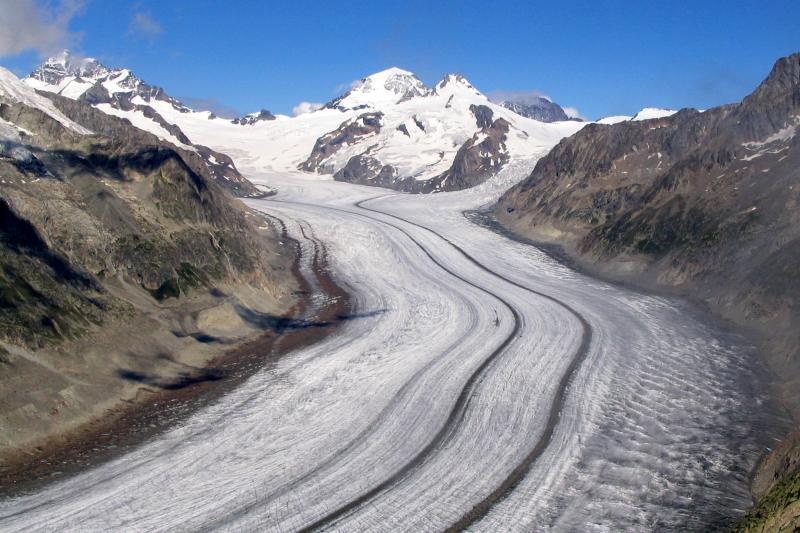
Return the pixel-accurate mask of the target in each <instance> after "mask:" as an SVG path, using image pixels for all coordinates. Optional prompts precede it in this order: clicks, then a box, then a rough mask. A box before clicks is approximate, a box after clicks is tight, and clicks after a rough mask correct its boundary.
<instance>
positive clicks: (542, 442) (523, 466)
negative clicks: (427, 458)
mask: <svg viewBox="0 0 800 533" xmlns="http://www.w3.org/2000/svg"><path fill="white" fill-rule="evenodd" d="M386 196H394V195H384V196H378V197H376V198H368V199H366V200H361V201H360V202H356V204H355V205H356V207H359V208H361V209H364V210H367V211H372V212H373V213H380V214H382V215H384V216H388V217H391V218H394V219H397V220H401V221H403V222H405V223H407V224H411V225H412V226H416V227H418V228H420V229H423V230H425V231H428V232H430V233H431V234H433V235H436V236H437V237H439V238H440V239H442V240H443V241H445V242H446V243H448V244H449V245H450V246H452V247H453V248H455V249H456V250H457V251H458V252H459V253H461V255H463V256H464V257H465V258H466V259H467V260H468V261H470V262H471V263H472V264H474V265H476V266H477V267H478V268H480V269H481V270H483V271H485V272H487V273H489V274H491V275H493V276H496V277H497V278H499V279H502V280H503V281H505V282H507V283H510V284H511V285H513V286H515V287H518V288H520V289H522V290H524V291H527V292H530V293H532V294H535V295H537V296H539V297H541V298H545V299H546V300H549V301H551V302H553V303H555V304H557V305H559V306H561V307H562V308H563V309H565V310H566V311H568V312H569V313H570V314H571V315H572V316H574V317H575V318H576V319H577V320H578V321H579V322H580V324H581V328H582V329H583V333H582V335H581V344H580V346H578V349H577V351H576V352H575V355H574V356H573V358H572V360H571V361H570V364H569V366H568V367H567V370H566V372H564V374H563V375H562V376H561V380H560V381H559V383H558V388H557V389H556V396H555V399H554V400H553V403H552V405H551V406H550V410H549V412H548V415H547V423H546V424H545V430H544V433H543V434H542V436H541V437H540V438H539V439H538V441H537V442H536V445H535V446H534V447H533V449H531V451H530V452H529V453H528V455H526V456H525V458H524V459H523V460H522V462H520V463H519V464H518V465H517V466H516V467H515V468H514V470H512V471H511V473H510V474H509V475H508V476H507V477H506V479H505V480H503V482H502V483H501V484H500V485H499V486H498V487H497V488H496V489H495V490H494V491H492V493H491V494H489V495H488V496H486V497H485V498H484V499H483V500H481V501H480V502H478V503H477V504H475V505H474V506H473V507H472V509H470V510H469V511H468V512H466V513H465V514H464V515H463V516H462V517H461V518H459V519H458V520H457V521H456V522H455V523H453V524H452V525H451V526H450V527H448V528H447V531H461V530H463V529H466V528H467V527H469V526H470V525H471V524H473V523H475V522H477V521H478V520H480V519H481V518H482V517H483V516H485V515H486V513H487V512H489V509H491V508H492V506H493V505H494V504H495V503H497V502H499V501H500V500H502V499H503V498H505V497H506V496H507V495H508V494H509V493H510V492H511V491H512V490H514V488H515V487H516V486H517V485H518V484H519V482H520V481H522V479H523V478H524V477H525V474H526V473H527V472H528V470H529V469H530V467H531V465H533V463H534V462H535V461H536V460H537V459H538V458H539V457H540V456H541V455H542V453H544V451H545V449H547V445H548V444H550V440H551V439H552V437H553V434H554V433H555V428H556V426H557V425H558V421H559V420H560V419H561V410H562V408H563V407H564V403H565V401H566V399H567V394H568V389H569V384H570V382H571V381H572V377H573V376H574V375H575V373H576V372H577V370H578V368H579V367H580V365H581V363H582V362H583V360H584V359H586V355H587V354H588V353H589V345H590V344H591V341H592V326H591V325H590V324H589V322H588V321H587V320H586V319H585V318H584V317H583V316H582V315H581V314H580V313H578V312H577V311H576V310H575V309H574V308H573V307H572V306H570V305H569V304H567V303H564V302H562V301H561V300H559V299H558V298H555V297H554V296H551V295H548V294H545V293H542V292H539V291H536V290H534V289H531V288H529V287H526V286H524V285H522V284H520V283H517V282H516V281H513V280H511V279H508V278H507V277H505V276H503V275H502V274H498V273H497V272H495V271H493V270H491V269H490V268H488V267H487V266H486V265H484V264H483V263H481V262H480V261H478V260H477V259H475V258H474V257H472V256H471V255H470V254H468V253H467V252H466V251H465V250H464V249H463V248H461V247H460V246H458V245H457V244H455V243H454V242H452V241H451V240H450V239H448V238H447V237H445V236H444V235H441V234H440V233H438V232H436V231H434V230H432V229H430V228H427V227H425V226H422V225H420V224H417V223H415V222H411V221H410V220H407V219H405V218H402V217H399V216H396V215H392V214H390V213H385V212H383V211H379V210H377V209H371V208H369V207H365V206H364V205H363V204H364V203H366V202H368V201H371V200H377V199H379V198H385V197H386Z"/></svg>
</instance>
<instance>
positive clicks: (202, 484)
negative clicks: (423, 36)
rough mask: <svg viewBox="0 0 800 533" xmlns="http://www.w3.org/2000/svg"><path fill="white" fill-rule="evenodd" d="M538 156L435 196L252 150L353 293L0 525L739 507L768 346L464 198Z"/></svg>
mask: <svg viewBox="0 0 800 533" xmlns="http://www.w3.org/2000/svg"><path fill="white" fill-rule="evenodd" d="M321 112H326V111H320V112H317V113H321ZM337 113H338V112H337ZM301 117H302V116H301ZM295 120H296V119H295ZM181 127H182V128H184V127H185V126H184V125H182V126H181ZM186 129H187V130H188V127H187V128H186ZM190 135H191V134H190ZM232 155H233V154H232ZM536 155H537V156H540V155H542V154H541V153H539V154H536ZM534 161H535V159H527V160H522V161H520V160H517V161H514V162H512V163H511V164H509V166H508V167H507V168H506V169H504V170H503V171H502V172H501V173H500V174H499V175H498V176H496V177H495V178H493V179H492V180H490V181H488V182H486V183H484V184H483V185H481V186H479V187H476V188H474V189H471V190H468V191H462V192H458V193H441V194H436V195H422V196H420V195H417V196H412V195H405V194H397V193H394V192H391V191H388V190H382V189H376V188H371V187H359V186H354V185H350V184H346V183H338V182H333V181H330V180H327V179H323V178H320V177H319V176H311V175H307V174H301V173H286V172H282V173H277V172H270V171H267V170H265V169H264V168H263V166H262V167H261V168H251V169H250V171H249V172H246V174H247V175H248V177H249V178H250V179H252V180H253V181H254V182H256V183H262V184H265V185H269V186H272V187H276V188H277V189H278V190H279V191H280V192H279V194H278V195H277V196H276V197H273V198H270V199H267V200H249V201H248V203H249V204H250V205H251V206H252V207H254V208H255V209H258V210H261V211H263V212H265V213H268V214H270V215H272V216H276V217H279V218H280V219H281V220H283V221H284V223H285V224H286V226H287V229H288V231H289V232H290V234H291V235H292V236H293V237H294V238H296V239H298V240H300V241H303V242H305V245H304V250H306V251H307V250H308V249H309V246H310V245H309V241H308V240H306V239H305V238H304V235H305V236H307V237H308V238H311V239H314V240H315V241H319V242H321V243H323V244H324V245H325V247H326V249H327V253H328V258H329V261H330V266H331V269H332V271H333V273H334V275H335V278H336V279H337V280H338V282H339V283H340V284H342V285H343V286H344V287H346V288H347V289H348V290H349V291H350V292H351V293H352V295H353V298H354V301H355V305H356V310H355V313H354V317H352V319H350V320H347V321H344V322H343V323H342V325H341V327H340V328H339V329H338V330H337V332H336V333H335V334H334V335H332V336H330V337H328V338H327V339H325V340H324V341H323V342H320V343H318V344H316V345H314V346H311V347H308V348H304V349H301V350H297V351H295V352H293V353H291V354H289V355H287V356H286V357H284V358H282V359H281V360H280V361H278V362H277V364H276V365H275V366H273V367H270V368H265V369H264V370H262V371H261V372H260V373H258V374H256V375H254V376H253V377H252V378H251V379H249V380H248V381H247V382H245V383H244V384H243V385H242V386H241V387H239V388H237V389H236V390H234V391H232V392H231V393H230V394H228V395H226V396H225V397H223V398H221V399H220V400H219V401H217V402H216V403H214V404H212V405H210V406H208V407H206V408H204V409H202V410H201V411H199V412H197V413H196V414H195V415H193V416H192V417H191V418H189V419H188V420H187V421H185V422H184V423H182V424H181V425H180V426H178V427H175V428H174V429H172V430H170V431H168V432H166V433H164V434H162V435H159V436H158V437H156V438H154V439H153V440H152V441H150V442H148V443H146V444H144V445H143V446H141V447H140V448H138V449H136V450H135V451H133V452H131V453H128V454H126V455H124V456H121V457H119V458H117V459H115V460H113V461H111V462H108V463H105V464H102V465H99V466H97V467H95V468H93V469H92V470H90V471H87V472H85V473H83V474H80V475H77V476H74V477H72V478H69V479H66V480H64V481H61V482H58V483H56V484H53V485H51V486H49V487H47V488H46V489H44V490H42V491H41V492H39V493H37V494H32V495H28V496H23V497H19V498H16V499H12V500H6V501H2V502H0V526H1V527H2V528H3V529H5V530H25V531H52V530H54V529H58V530H81V531H109V530H130V531H134V530H135V531H142V530H170V531H175V530H177V531H193V530H198V529H199V530H211V529H219V530H231V531H242V530H267V531H296V530H302V529H304V528H308V527H312V528H318V529H334V530H339V531H387V530H404V531H439V530H442V529H446V528H448V527H453V526H455V527H457V528H468V529H471V530H475V531H531V530H563V531H574V530H579V531H620V530H653V529H662V530H663V529H689V530H696V529H704V528H707V527H709V526H710V525H713V524H718V523H720V522H723V523H724V522H725V521H727V520H730V519H731V517H734V516H736V515H737V514H738V513H739V512H740V511H741V510H742V509H743V508H745V507H746V506H748V505H749V503H750V499H749V498H750V497H749V493H748V472H749V469H750V468H751V467H752V466H753V464H754V462H755V460H756V458H757V457H758V455H759V454H760V453H761V450H762V449H763V446H765V445H767V444H769V441H768V439H769V431H767V429H766V428H763V427H761V426H758V423H757V420H759V419H763V409H765V404H764V403H763V402H765V401H766V400H765V398H763V397H762V396H760V395H759V393H757V392H756V391H757V390H759V383H758V379H759V378H758V375H757V374H756V369H754V368H753V366H752V365H753V361H755V357H754V356H753V354H752V353H751V349H750V348H749V347H747V346H746V345H744V344H743V343H742V339H740V338H738V337H736V336H734V335H731V334H729V333H727V332H725V331H724V330H721V329H719V328H718V327H716V326H714V325H712V324H711V323H710V322H709V321H708V320H707V318H706V317H704V316H703V315H701V314H700V313H699V312H697V311H696V310H694V309H693V308H691V307H690V306H688V305H686V304H684V303H682V302H678V301H673V300H669V299H665V298H660V297H653V296H647V295H642V294H639V293H636V292H632V291H629V290H626V289H623V288H620V287H617V286H612V285H608V284H605V283H601V282H598V281H595V280H593V279H590V278H587V277H585V276H583V275H580V274H577V273H575V272H573V271H571V270H569V269H568V268H566V267H564V266H562V265H560V264H559V263H557V262H555V261H554V260H552V259H551V258H549V257H548V256H547V255H545V254H544V253H543V252H541V251H539V250H538V249H536V248H534V247H532V246H528V245H525V244H521V243H517V242H515V241H511V240H509V239H507V238H505V237H502V236H500V235H498V234H496V233H494V232H492V231H490V230H488V229H485V228H484V227H482V226H479V225H476V224H474V223H472V222H470V221H469V220H468V219H467V218H466V217H465V216H464V215H463V214H462V211H464V210H470V209H475V208H479V207H481V206H483V205H486V204H487V203H489V202H492V201H493V200H494V199H496V198H497V197H498V196H499V194H501V193H502V192H503V191H504V190H505V189H506V188H507V187H509V186H510V185H511V184H513V183H515V182H516V181H518V180H519V179H521V178H522V177H524V176H525V175H527V174H528V173H529V172H530V169H531V167H532V165H533V162H534ZM237 164H239V166H240V168H246V167H247V164H246V162H245V161H244V160H242V159H239V160H237ZM301 228H302V229H303V230H302V231H301ZM309 255H310V254H309V253H306V254H305V261H306V262H307V261H309V260H310V257H309ZM305 271H308V266H307V264H306V267H305ZM761 390H763V389H761Z"/></svg>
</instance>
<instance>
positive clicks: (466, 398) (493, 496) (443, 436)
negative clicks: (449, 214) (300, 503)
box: [273, 197, 592, 531]
mask: <svg viewBox="0 0 800 533" xmlns="http://www.w3.org/2000/svg"><path fill="white" fill-rule="evenodd" d="M378 198H381V197H377V198H370V199H367V200H362V201H360V202H357V203H356V204H355V207H358V208H360V209H363V210H365V211H370V212H373V213H377V214H379V215H383V216H387V217H390V218H394V219H396V220H399V221H402V222H404V223H406V224H410V225H412V226H415V227H418V228H420V229H422V230H425V231H428V232H430V233H431V234H433V235H435V236H436V237H438V238H439V239H441V240H443V241H444V242H446V243H447V244H449V245H450V246H452V247H453V248H454V249H455V250H457V251H458V252H459V253H460V254H461V255H462V256H463V257H464V258H466V259H467V260H468V261H469V262H470V263H472V264H474V265H475V266H477V267H478V268H479V269H481V270H483V271H484V272H486V273H488V274H490V275H492V276H495V277H497V278H498V279H501V280H503V281H505V282H507V283H509V284H511V285H513V286H515V287H517V288H519V289H522V290H524V291H526V292H529V293H532V294H535V295H536V296H539V297H541V298H544V299H547V300H549V301H551V302H553V303H555V304H557V305H559V306H561V307H562V308H564V309H565V310H566V311H568V312H569V313H570V314H571V315H572V316H573V317H575V318H576V319H577V320H578V322H579V323H580V324H581V327H582V330H583V331H582V335H581V343H580V346H579V347H578V349H577V351H576V353H575V354H574V356H573V357H572V359H571V361H570V364H569V366H568V367H567V370H566V372H565V373H564V374H563V375H562V377H561V380H560V381H559V384H558V388H557V390H556V396H555V399H554V401H553V403H552V404H551V406H550V410H549V412H548V418H547V422H546V424H545V429H544V432H543V434H542V435H541V437H540V438H539V439H538V441H537V442H536V444H535V445H534V447H533V448H532V450H531V451H530V452H529V453H528V454H527V455H526V456H525V458H524V459H523V460H522V462H520V463H519V464H518V465H517V466H516V467H515V468H514V469H513V470H512V471H511V473H510V474H509V475H508V476H507V477H506V479H505V480H503V482H502V483H501V484H500V485H499V486H498V487H497V488H496V489H495V490H494V491H492V493H490V494H489V495H487V496H486V497H485V498H484V499H483V500H481V501H480V502H478V503H477V504H475V505H474V506H473V507H472V509H470V510H469V511H468V512H467V513H465V514H464V515H463V516H462V517H461V518H460V519H459V520H458V521H456V522H455V523H454V524H452V525H451V526H450V527H449V528H448V530H461V529H464V528H466V527H468V526H469V525H470V524H472V523H474V522H476V521H477V520H479V519H480V518H481V517H483V516H484V515H485V514H486V513H487V512H488V511H489V509H491V507H492V506H493V505H494V504H495V503H497V502H498V501H500V500H502V499H503V498H504V497H505V496H506V495H507V494H509V493H510V492H511V491H512V490H513V489H514V488H515V487H516V485H517V484H518V483H519V482H520V481H521V480H522V479H523V478H524V476H525V474H526V473H527V471H528V470H529V469H530V467H531V465H532V464H533V463H534V462H535V461H536V459H538V458H539V457H540V456H541V454H542V453H543V452H544V450H545V449H546V448H547V446H548V444H549V443H550V440H551V438H552V436H553V434H554V432H555V428H556V426H557V424H558V421H559V419H560V416H561V409H562V407H563V405H564V402H565V400H566V396H567V392H568V387H569V383H570V381H571V378H572V376H573V375H574V374H575V372H576V370H577V369H578V368H579V366H580V364H581V362H582V361H583V360H584V359H585V357H586V354H587V353H588V351H589V345H590V343H591V337H592V330H591V326H590V325H589V323H588V322H587V321H586V319H584V318H583V316H581V315H580V314H579V313H578V312H577V311H576V310H575V309H573V308H572V307H571V306H569V305H568V304H566V303H564V302H562V301H560V300H558V299H557V298H555V297H553V296H550V295H547V294H544V293H541V292H538V291H536V290H533V289H530V288H528V287H525V286H524V285H521V284H519V283H517V282H515V281H513V280H510V279H508V278H506V277H505V276H502V275H501V274H498V273H497V272H495V271H493V270H491V269H490V268H488V267H486V266H485V265H483V264H482V263H481V262H479V261H478V260H476V259H475V258H474V257H472V256H471V255H470V254H468V253H467V252H466V251H465V250H463V249H462V248H461V247H460V246H458V245H456V244H455V243H453V242H452V241H450V240H449V239H448V238H446V237H444V236H443V235H441V234H439V233H437V232H435V231H433V230H431V229H430V228H427V227H425V226H422V225H419V224H417V223H415V222H411V221H409V220H406V219H404V218H402V217H399V216H396V215H392V214H390V213H385V212H383V211H379V210H377V209H371V208H369V207H365V206H364V205H363V204H364V203H365V202H367V201H369V200H375V199H378ZM273 201H275V202H278V203H287V204H300V205H309V206H310V204H303V203H302V202H287V201H279V200H273ZM313 207H316V208H319V207H321V206H318V205H315V206H313ZM324 208H325V209H330V210H335V211H339V212H344V213H347V214H350V215H357V216H362V217H364V218H368V219H370V220H372V221H373V222H378V223H381V224H385V225H387V226H390V227H392V228H394V229H396V230H397V231H399V232H401V233H402V234H404V235H405V236H406V237H407V238H408V239H409V240H410V241H411V242H413V243H414V244H415V245H416V246H417V247H419V248H420V250H421V251H422V252H423V253H424V254H425V255H426V256H427V257H428V258H429V259H430V260H431V261H433V262H434V263H435V264H436V265H437V266H439V267H440V268H441V269H442V270H444V271H445V272H447V273H448V274H450V275H452V276H453V277H455V278H457V279H459V280H461V281H463V282H465V283H467V284H468V285H470V286H472V287H475V288H476V289H478V290H480V291H482V292H484V293H486V294H488V295H490V296H493V297H494V298H496V299H497V300H499V301H500V302H502V303H503V305H505V306H506V308H507V309H508V310H509V311H510V312H511V314H512V316H513V318H514V327H513V329H512V331H511V332H510V333H509V335H508V336H507V337H506V338H505V339H504V340H503V342H502V343H501V344H500V345H499V346H498V347H497V348H496V349H495V350H494V351H493V352H492V353H491V354H490V355H489V356H488V357H487V358H486V359H485V360H484V361H483V362H482V363H481V365H480V366H479V367H478V368H476V369H475V371H474V372H473V373H472V374H471V375H470V377H469V379H468V380H467V382H466V383H465V384H464V387H463V388H462V389H461V392H460V394H459V396H458V398H457V400H456V402H455V404H454V405H453V407H452V409H451V411H450V413H449V415H448V417H447V419H446V421H445V423H444V424H443V425H442V427H441V428H440V429H439V431H438V432H437V433H436V435H434V437H433V438H432V439H431V440H430V441H429V442H428V444H427V445H426V446H425V447H424V448H423V449H422V450H420V451H419V452H418V453H417V454H416V455H415V456H414V457H412V458H411V459H410V460H409V461H408V462H407V463H406V464H405V465H404V466H403V467H401V468H400V469H399V470H397V471H395V473H394V474H392V475H391V476H390V477H389V478H387V479H385V480H384V481H383V482H381V483H380V484H378V485H376V486H374V487H373V488H371V489H370V490H368V491H366V492H364V493H362V494H361V495H359V496H358V497H356V498H354V499H353V500H351V501H350V502H348V503H347V504H345V505H343V506H341V507H339V508H337V509H335V510H333V511H331V512H329V513H327V514H326V515H325V516H323V517H321V518H320V519H318V520H316V521H315V522H314V523H312V524H310V525H308V526H306V527H305V528H303V531H313V530H319V529H325V528H327V527H330V526H332V525H334V524H335V523H336V522H337V521H338V520H339V519H341V518H342V517H344V516H346V515H347V514H349V513H350V512H351V511H354V510H355V509H357V508H359V507H361V506H362V505H363V504H365V503H366V502H368V501H369V500H371V499H372V498H374V497H375V496H377V495H378V494H380V493H382V492H384V491H386V490H387V489H388V488H390V487H391V486H392V485H394V484H396V483H397V482H399V481H400V480H402V479H403V478H404V477H405V476H407V475H408V474H409V473H410V472H411V471H413V470H415V469H416V468H418V467H419V466H420V465H422V464H423V463H424V462H425V461H426V460H427V459H428V458H429V457H430V456H432V454H433V453H434V452H435V451H436V450H437V449H440V448H441V447H442V446H443V445H445V444H446V443H447V441H448V440H449V439H450V438H451V436H452V435H453V433H454V432H455V430H456V429H457V428H458V427H459V425H460V424H461V421H462V420H463V417H464V415H465V413H466V410H467V407H468V406H469V402H470V400H471V398H472V396H473V392H474V389H475V386H476V385H477V384H478V383H479V382H480V379H481V377H482V376H483V375H484V374H485V373H486V371H487V370H488V369H489V367H490V366H491V364H492V362H494V361H495V360H496V359H497V357H498V356H499V355H500V354H501V353H503V352H504V351H505V349H506V347H507V346H508V345H509V344H510V343H511V341H512V340H513V339H514V338H516V336H517V335H518V333H519V329H520V321H521V319H520V315H519V312H518V311H517V309H516V308H514V306H513V305H511V304H510V303H509V302H508V301H506V300H505V299H503V298H502V297H500V296H499V295H497V294H495V293H493V292H491V291H489V290H487V289H485V288H484V287H480V286H478V285H476V284H474V283H472V282H470V281H469V280H467V279H465V278H463V277H462V276H460V275H458V274H456V273H455V272H453V271H452V270H450V269H448V268H447V267H446V266H445V265H443V264H442V263H441V262H440V261H439V260H437V259H436V258H435V257H434V256H433V255H432V254H431V253H430V252H429V251H428V249H427V248H425V246H424V245H422V244H421V243H420V242H419V241H417V240H416V239H415V238H414V237H413V236H412V235H411V234H410V233H409V232H407V231H406V230H404V229H403V228H401V227H399V226H397V225H395V224H392V223H390V222H387V221H386V220H381V219H380V218H376V217H372V216H367V215H364V214H360V213H356V212H353V211H348V210H345V209H339V208H335V207H328V206H325V207H324ZM423 370H424V369H423ZM412 381H413V378H412ZM370 429H371V428H367V430H366V431H365V433H367V432H369V431H370ZM364 436H365V435H364V434H363V433H362V434H361V435H359V437H358V438H357V439H356V441H359V440H361V439H363V438H364ZM356 441H354V442H356ZM349 447H350V446H348V448H349ZM345 451H346V450H345ZM338 455H339V454H337V456H338ZM334 459H335V458H334ZM323 467H324V465H323ZM304 477H306V476H304Z"/></svg>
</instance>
